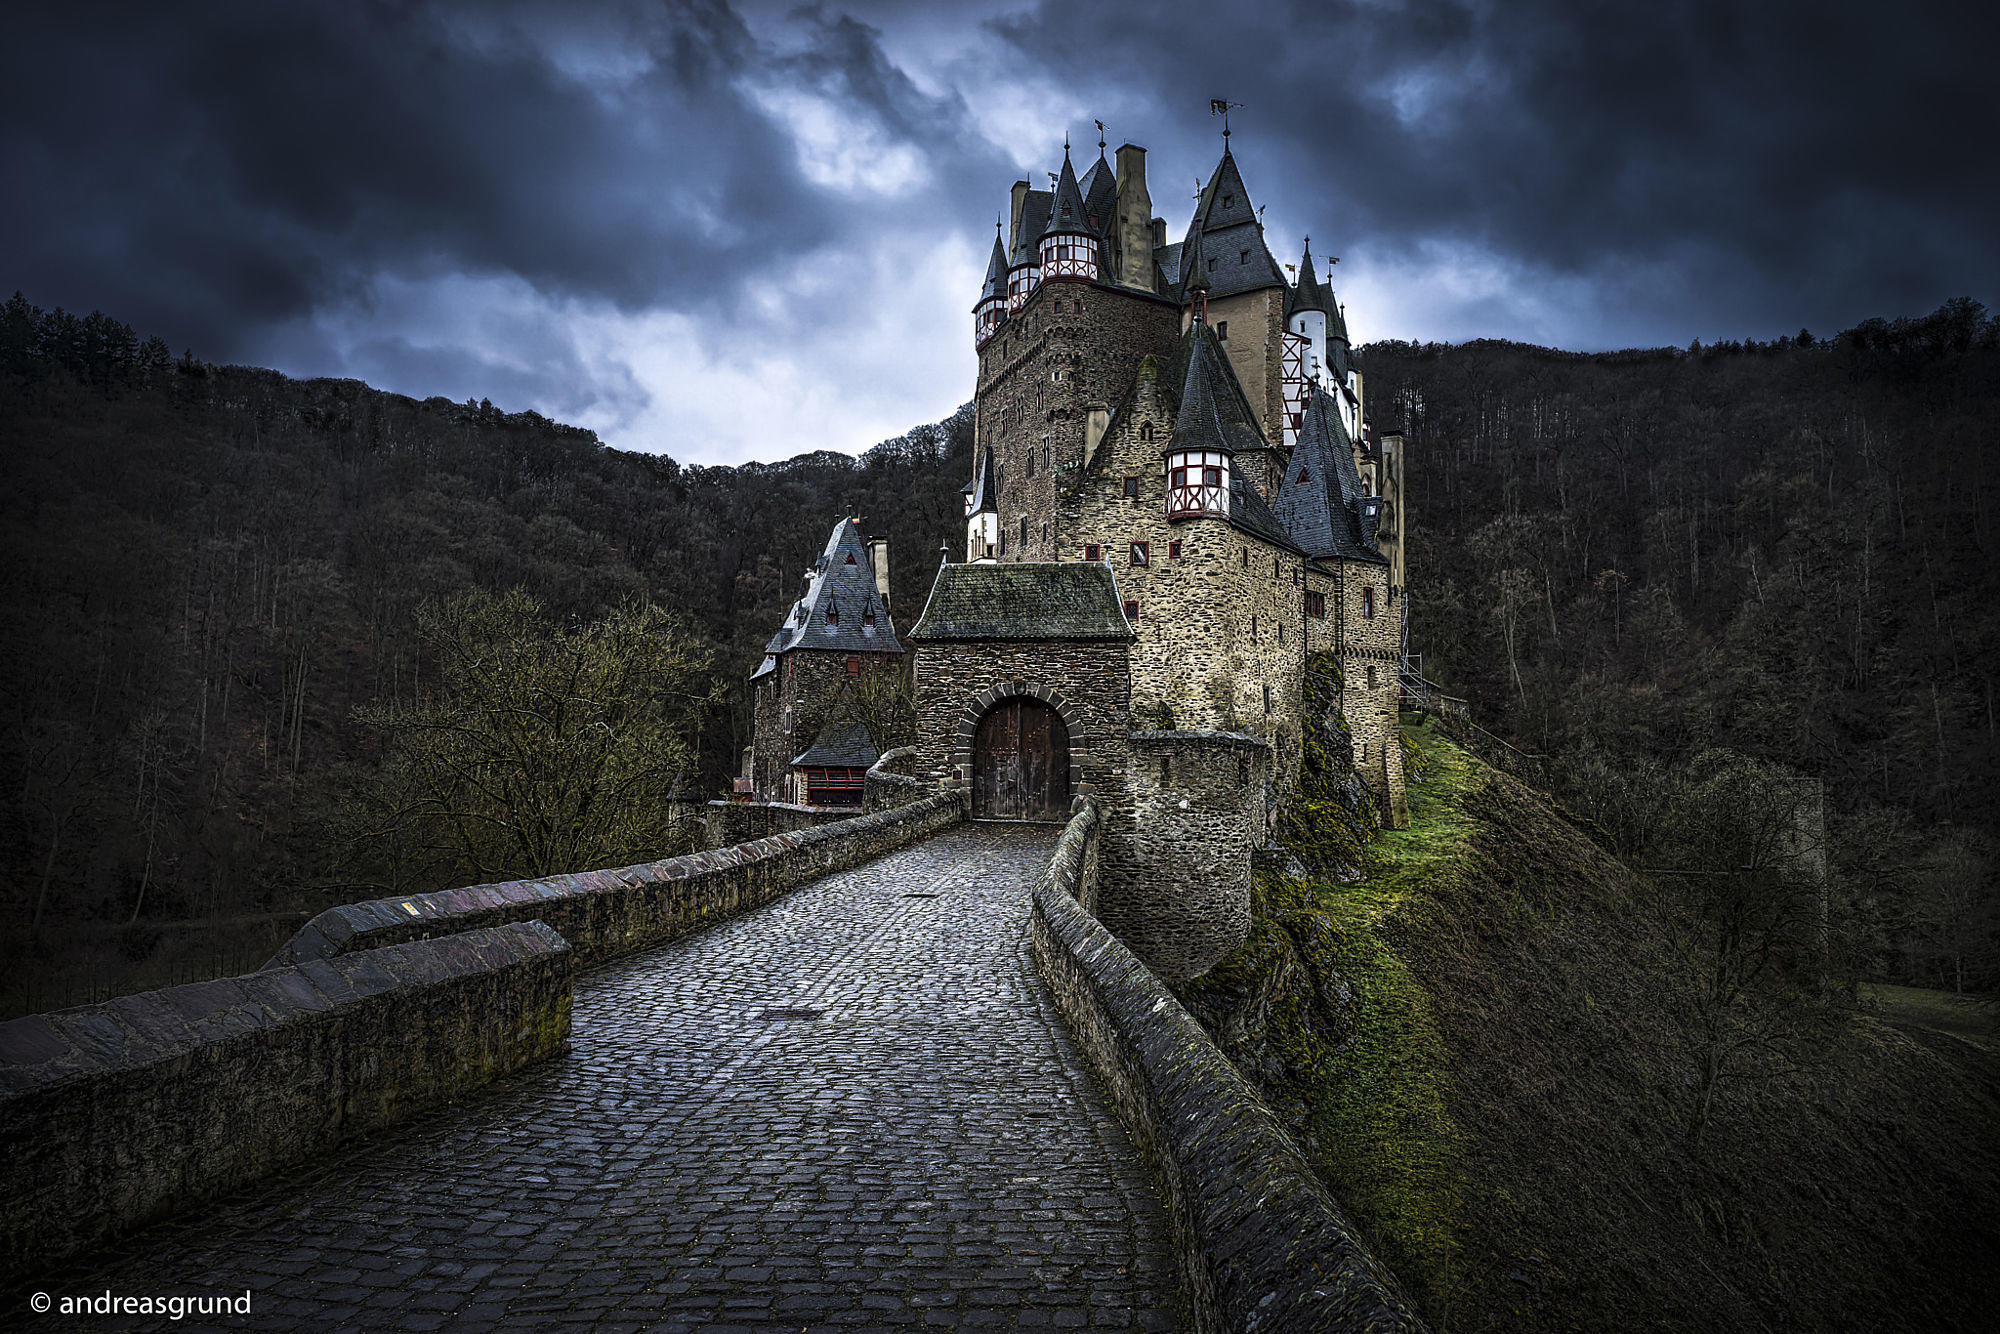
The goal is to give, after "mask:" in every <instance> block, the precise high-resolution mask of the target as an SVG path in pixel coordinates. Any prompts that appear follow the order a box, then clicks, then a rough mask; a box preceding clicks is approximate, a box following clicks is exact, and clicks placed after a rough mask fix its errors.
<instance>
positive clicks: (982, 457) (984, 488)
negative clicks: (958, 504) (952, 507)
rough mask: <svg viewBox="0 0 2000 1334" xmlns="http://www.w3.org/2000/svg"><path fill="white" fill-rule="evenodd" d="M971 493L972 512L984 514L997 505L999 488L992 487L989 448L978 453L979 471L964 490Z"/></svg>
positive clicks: (990, 449)
mask: <svg viewBox="0 0 2000 1334" xmlns="http://www.w3.org/2000/svg"><path fill="white" fill-rule="evenodd" d="M965 489H966V490H967V491H970V492H971V493H972V512H973V513H974V514H984V513H985V512H986V511H987V510H990V509H994V508H996V507H997V506H998V504H999V495H1000V492H999V488H998V487H996V486H994V485H993V449H992V447H991V446H988V447H987V448H985V449H983V450H981V451H980V453H979V471H978V472H977V473H975V474H974V475H973V478H972V485H971V486H968V487H966V488H965Z"/></svg>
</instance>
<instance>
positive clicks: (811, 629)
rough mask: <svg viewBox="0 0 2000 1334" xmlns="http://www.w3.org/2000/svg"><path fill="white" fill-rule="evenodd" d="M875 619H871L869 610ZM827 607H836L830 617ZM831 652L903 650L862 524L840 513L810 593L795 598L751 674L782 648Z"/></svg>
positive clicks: (770, 663) (766, 666)
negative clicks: (863, 538) (880, 589)
mask: <svg viewBox="0 0 2000 1334" xmlns="http://www.w3.org/2000/svg"><path fill="white" fill-rule="evenodd" d="M870 612H873V613H874V619H875V623H874V624H873V625H870V624H868V613H870ZM829 613H832V615H831V617H830V616H829ZM801 648H803V649H818V650H821V651H823V652H829V653H901V652H902V651H903V645H902V642H901V641H900V640H898V639H897V638H896V626H895V623H894V621H892V620H891V619H890V616H889V609H888V608H887V607H885V606H883V605H882V595H881V594H880V593H878V592H877V591H876V589H875V569H874V566H873V565H872V564H871V563H870V562H869V560H868V548H867V546H866V545H864V544H863V543H862V541H861V526H860V525H859V524H858V523H857V522H855V521H854V520H853V519H842V520H840V521H839V522H838V523H836V524H834V526H833V535H832V536H831V537H829V538H828V539H827V543H826V551H825V552H824V553H823V554H822V555H821V556H820V558H819V564H818V565H816V566H814V567H813V574H812V582H811V583H809V584H807V585H806V595H805V596H804V597H802V598H800V599H799V600H798V601H797V602H795V603H793V604H792V609H791V611H790V612H789V613H787V615H786V616H785V623H784V624H783V625H781V626H779V627H778V632H777V633H776V634H774V635H772V636H771V640H770V642H769V643H768V644H766V645H765V646H764V653H765V658H764V661H763V663H762V664H760V665H759V666H758V668H757V670H756V671H755V672H752V673H751V676H750V679H751V680H753V681H754V680H756V679H757V678H758V677H760V676H762V675H763V674H764V673H765V672H767V671H769V670H771V669H772V668H773V667H775V666H776V665H777V657H778V655H779V654H781V653H789V652H791V651H792V650H793V649H801Z"/></svg>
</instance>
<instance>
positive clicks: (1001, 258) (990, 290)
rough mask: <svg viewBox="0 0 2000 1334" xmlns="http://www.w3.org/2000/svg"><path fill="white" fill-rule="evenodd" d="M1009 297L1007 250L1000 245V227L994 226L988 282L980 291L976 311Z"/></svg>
mask: <svg viewBox="0 0 2000 1334" xmlns="http://www.w3.org/2000/svg"><path fill="white" fill-rule="evenodd" d="M1006 295H1007V248H1006V247H1005V246H1003V245H1001V244H1000V226H999V224H998V223H995V224H994V226H993V255H992V257H991V258H990V259H988V260H987V261H986V282H985V283H984V284H983V285H982V286H981V287H980V289H979V300H978V301H977V302H976V303H975V304H974V305H973V307H972V308H973V309H974V310H978V309H979V307H980V306H983V305H985V304H986V303H987V302H988V301H997V300H999V299H1000V298H1002V297H1004V296H1006Z"/></svg>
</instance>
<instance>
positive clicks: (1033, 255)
mask: <svg viewBox="0 0 2000 1334" xmlns="http://www.w3.org/2000/svg"><path fill="white" fill-rule="evenodd" d="M1053 200H1054V196H1053V195H1051V194H1050V193H1049V192H1048V191H1047V190H1030V191H1028V193H1027V195H1026V196H1025V197H1024V198H1023V199H1022V200H1021V230H1020V231H1019V232H1018V233H1016V234H1015V236H1014V250H1013V253H1012V254H1010V255H1008V256H1007V267H1008V268H1010V269H1017V268H1019V267H1020V266H1021V265H1023V264H1033V263H1036V262H1037V260H1038V259H1039V257H1040V255H1041V244H1042V233H1043V232H1045V231H1047V230H1048V227H1049V206H1050V204H1051V203H1052V202H1053Z"/></svg>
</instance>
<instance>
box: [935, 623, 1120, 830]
mask: <svg viewBox="0 0 2000 1334" xmlns="http://www.w3.org/2000/svg"><path fill="white" fill-rule="evenodd" d="M1126 648H1127V645H1126V644H1125V642H1124V641H1122V640H1106V641H1101V642H1100V641H1091V640H1063V641H1056V642H1049V641H1042V640H1038V641H1033V642H1022V643H999V642H995V641H991V640H981V641H978V642H976V643H953V642H949V641H927V642H921V643H919V644H918V645H917V649H916V683H917V737H918V741H917V745H916V756H915V761H914V765H913V769H912V772H913V773H914V774H915V776H916V778H917V781H918V782H919V783H921V784H923V786H924V788H925V790H926V791H943V792H949V793H951V794H952V797H953V799H954V800H959V801H964V802H967V803H969V802H970V801H971V791H972V734H973V730H974V729H975V728H976V727H977V726H978V724H979V720H980V718H981V717H983V716H984V715H985V713H986V711H987V710H988V709H990V708H991V707H992V706H993V704H994V703H995V702H996V701H998V700H1000V699H1004V698H1006V697H1008V696H1010V695H1032V696H1034V697H1035V698H1037V699H1039V700H1041V701H1042V702H1043V703H1045V704H1049V705H1051V706H1053V707H1054V708H1055V710H1056V712H1057V713H1058V714H1060V715H1061V716H1062V720H1063V723H1064V725H1065V726H1066V727H1067V728H1068V729H1069V764H1070V785H1069V786H1070V796H1071V797H1072V799H1074V798H1076V797H1079V796H1086V795H1089V794H1092V793H1096V794H1099V795H1102V796H1104V797H1105V799H1106V800H1107V801H1110V802H1111V803H1112V804H1114V805H1115V804H1118V803H1119V801H1120V800H1121V799H1122V794H1123V792H1124V783H1125V769H1126V765H1127V762H1128V756H1129V752H1128V749H1127V746H1126V742H1125V737H1126V729H1127V726H1128V724H1127V721H1126V719H1127V715H1128V710H1129V708H1130V706H1131V700H1132V695H1131V689H1132V687H1131V676H1130V668H1129V666H1128V665H1127V662H1126V656H1125V655H1126Z"/></svg>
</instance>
